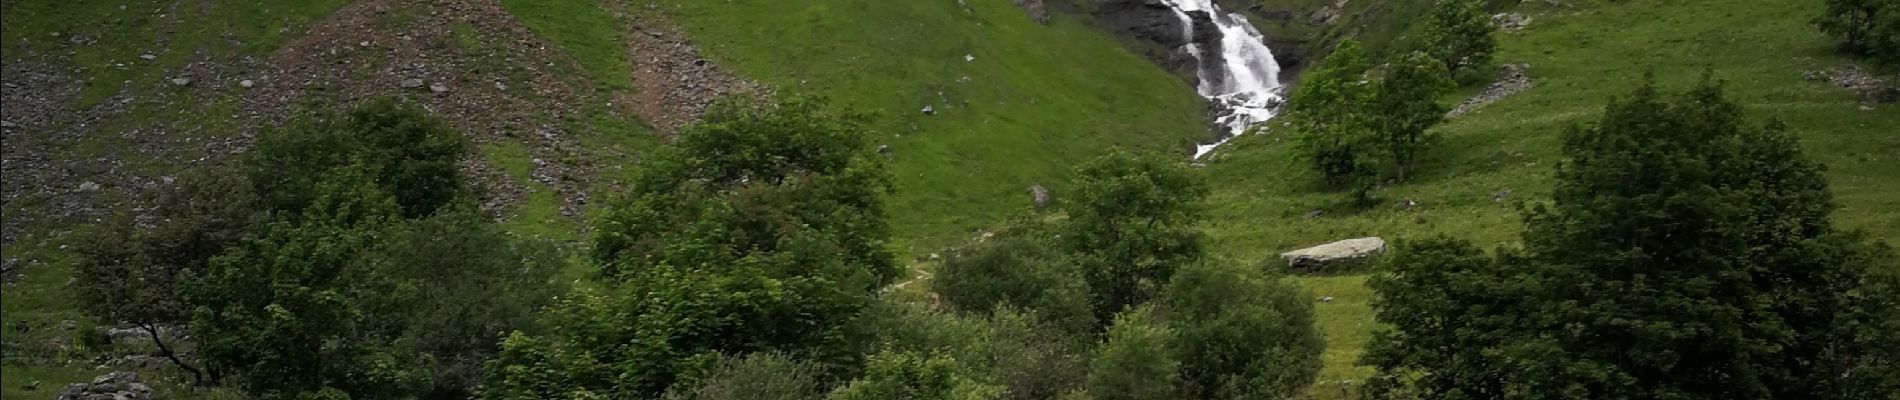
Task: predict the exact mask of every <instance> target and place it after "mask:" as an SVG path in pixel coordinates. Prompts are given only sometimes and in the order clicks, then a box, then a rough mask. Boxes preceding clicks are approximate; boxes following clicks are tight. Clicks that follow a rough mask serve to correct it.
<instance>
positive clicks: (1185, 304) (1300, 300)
mask: <svg viewBox="0 0 1900 400" xmlns="http://www.w3.org/2000/svg"><path fill="white" fill-rule="evenodd" d="M1159 310H1160V311H1161V318H1162V319H1164V320H1165V321H1166V322H1167V323H1168V324H1169V326H1172V327H1174V330H1175V332H1176V336H1175V341H1174V343H1175V345H1174V348H1175V349H1176V351H1178V352H1179V353H1178V354H1179V355H1178V356H1176V357H1175V359H1177V360H1180V365H1181V366H1180V374H1181V380H1180V382H1181V384H1180V385H1181V386H1180V390H1181V391H1182V392H1184V394H1187V395H1189V397H1192V398H1202V399H1235V400H1239V399H1285V398H1290V397H1292V396H1294V395H1295V394H1298V393H1299V392H1300V390H1302V389H1305V388H1306V387H1307V386H1308V385H1310V384H1312V383H1313V379H1314V378H1315V377H1317V376H1318V375H1319V368H1320V359H1319V355H1320V351H1322V350H1324V349H1325V347H1326V346H1325V343H1324V342H1323V341H1321V340H1320V336H1319V331H1318V330H1316V329H1315V328H1314V326H1313V306H1312V303H1311V302H1310V301H1309V300H1307V299H1306V298H1305V296H1303V295H1302V293H1301V291H1300V289H1299V287H1298V286H1294V285H1293V284H1292V283H1291V282H1289V281H1286V280H1284V279H1276V278H1270V277H1268V276H1266V274H1263V273H1261V272H1260V270H1259V269H1257V268H1250V267H1244V266H1240V265H1237V264H1230V263H1220V262H1212V261H1208V262H1201V263H1196V264H1193V265H1191V266H1189V267H1187V268H1184V269H1182V270H1181V271H1180V272H1178V273H1176V274H1175V277H1174V281H1173V282H1169V283H1168V288H1167V292H1166V296H1165V297H1163V301H1162V307H1161V308H1160V309H1159Z"/></svg>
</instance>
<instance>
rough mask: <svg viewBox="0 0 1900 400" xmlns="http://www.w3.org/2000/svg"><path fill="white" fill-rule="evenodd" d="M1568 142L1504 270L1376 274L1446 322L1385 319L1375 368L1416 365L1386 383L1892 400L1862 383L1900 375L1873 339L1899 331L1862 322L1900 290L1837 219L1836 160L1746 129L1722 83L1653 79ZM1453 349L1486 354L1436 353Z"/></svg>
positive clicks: (1445, 389) (1514, 392) (1522, 392)
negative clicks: (1388, 328)
mask: <svg viewBox="0 0 1900 400" xmlns="http://www.w3.org/2000/svg"><path fill="white" fill-rule="evenodd" d="M1564 151H1565V154H1566V155H1567V156H1568V159H1567V160H1566V161H1565V162H1564V163H1563V164H1562V166H1561V167H1560V168H1559V170H1558V174H1557V177H1558V184H1557V187H1556V190H1555V191H1554V192H1553V196H1552V197H1553V203H1552V204H1551V205H1549V206H1547V207H1546V206H1540V207H1538V208H1535V209H1533V210H1531V213H1530V215H1529V217H1527V221H1526V230H1525V234H1524V236H1525V237H1524V242H1525V252H1524V254H1523V255H1521V256H1519V255H1515V254H1510V253H1507V254H1506V256H1504V257H1501V258H1500V259H1499V263H1500V264H1501V265H1506V266H1508V267H1504V268H1505V270H1506V271H1508V273H1507V275H1506V276H1505V277H1504V278H1503V279H1497V278H1495V277H1491V274H1492V273H1493V272H1491V271H1486V270H1484V268H1485V267H1482V266H1480V265H1479V264H1480V263H1479V262H1477V261H1475V260H1473V259H1472V258H1473V257H1474V255H1473V254H1472V252H1471V251H1470V250H1468V249H1466V250H1458V249H1456V248H1455V247H1454V248H1452V249H1442V248H1441V249H1438V250H1434V251H1432V253H1433V255H1424V256H1419V257H1416V258H1413V259H1414V260H1419V263H1420V264H1421V265H1414V266H1403V267H1397V268H1399V270H1400V271H1419V270H1422V269H1426V268H1432V267H1434V266H1449V267H1450V269H1451V270H1452V271H1453V272H1451V274H1453V275H1449V276H1446V277H1432V276H1430V275H1426V276H1425V277H1424V279H1407V280H1398V279H1396V278H1395V279H1381V280H1379V281H1378V282H1380V283H1379V284H1378V286H1377V287H1378V288H1379V290H1380V293H1381V295H1382V296H1384V295H1385V294H1387V293H1391V294H1393V295H1394V296H1395V297H1394V298H1393V299H1391V300H1389V301H1388V300H1382V301H1381V302H1380V304H1381V305H1382V306H1393V305H1394V304H1396V303H1398V302H1409V301H1412V300H1408V299H1424V300H1425V301H1424V302H1423V304H1424V305H1423V306H1401V307H1420V309H1417V310H1410V311H1411V312H1412V313H1415V314H1423V316H1422V317H1423V318H1434V319H1433V320H1430V321H1427V322H1424V323H1421V322H1420V321H1413V320H1408V319H1407V318H1408V317H1397V318H1394V317H1395V316H1400V315H1403V314H1405V313H1406V312H1407V311H1408V310H1406V309H1405V308H1399V309H1395V310H1394V311H1393V312H1392V313H1390V314H1392V315H1388V313H1387V312H1384V311H1382V312H1381V315H1382V316H1387V318H1388V322H1391V323H1393V324H1394V325H1393V326H1394V328H1395V329H1396V330H1397V331H1396V332H1394V333H1391V334H1387V335H1383V336H1381V337H1380V340H1381V341H1383V343H1379V344H1376V345H1374V346H1373V348H1374V349H1375V351H1374V352H1373V354H1375V355H1376V357H1374V358H1373V359H1372V360H1373V361H1374V362H1375V363H1389V364H1386V365H1397V366H1401V367H1409V368H1387V367H1386V365H1382V366H1381V368H1382V370H1381V375H1382V376H1383V377H1385V378H1389V380H1388V382H1393V383H1394V385H1395V386H1398V387H1399V388H1400V389H1401V390H1402V389H1404V387H1406V386H1412V387H1416V388H1422V389H1419V390H1417V391H1418V392H1422V393H1424V394H1425V395H1427V396H1430V395H1432V394H1445V393H1457V394H1461V395H1462V396H1466V397H1470V398H1597V399H1622V398H1632V399H1633V398H1645V399H1650V398H1656V399H1671V398H1843V397H1849V396H1860V397H1861V398H1892V396H1893V395H1894V393H1892V392H1883V391H1884V390H1891V386H1890V385H1889V386H1887V387H1885V388H1882V387H1869V386H1867V385H1865V382H1862V381H1858V380H1857V379H1859V378H1857V377H1860V376H1867V375H1874V376H1883V375H1884V376H1891V375H1888V374H1891V373H1892V370H1891V365H1887V364H1885V363H1879V362H1875V363H1868V362H1866V360H1868V359H1869V358H1870V357H1877V356H1879V355H1880V353H1879V352H1878V350H1877V348H1873V347H1871V346H1876V345H1878V344H1879V343H1881V342H1880V339H1879V335H1866V334H1865V332H1867V331H1868V330H1869V329H1872V328H1871V327H1873V326H1880V325H1882V324H1887V325H1891V323H1890V322H1882V321H1867V320H1862V318H1879V317H1881V315H1879V314H1881V312H1876V311H1870V310H1868V309H1867V308H1866V307H1879V306H1880V304H1890V303H1886V302H1887V301H1890V300H1884V299H1882V297H1884V296H1894V295H1893V294H1891V293H1881V294H1874V295H1869V296H1868V297H1861V296H1862V294H1865V293H1868V292H1865V290H1867V289H1869V287H1867V285H1868V282H1869V278H1868V274H1869V271H1871V270H1872V268H1873V266H1874V265H1878V264H1877V263H1880V262H1883V261H1880V260H1881V258H1880V253H1878V252H1876V251H1874V250H1872V249H1871V248H1870V246H1868V245H1867V244H1865V243H1864V242H1862V241H1860V240H1859V239H1857V238H1856V237H1855V236H1854V235H1848V234H1843V233H1841V232H1838V231H1837V230H1836V229H1835V228H1834V227H1833V225H1832V221H1831V220H1830V219H1829V213H1830V212H1831V211H1832V209H1833V205H1832V202H1831V199H1830V196H1829V195H1828V193H1827V190H1826V179H1825V177H1824V176H1822V173H1821V169H1820V167H1819V166H1817V165H1815V164H1814V163H1813V162H1811V161H1808V160H1807V159H1806V158H1804V157H1802V156H1801V153H1800V150H1799V148H1798V147H1797V146H1796V144H1795V140H1794V139H1793V138H1792V137H1791V136H1789V135H1788V134H1787V133H1786V132H1785V131H1784V129H1783V128H1782V127H1781V126H1780V125H1779V124H1775V123H1770V124H1767V125H1766V126H1759V127H1758V126H1751V125H1750V124H1747V123H1746V122H1745V121H1743V119H1742V112H1741V107H1740V106H1738V105H1736V104H1735V103H1733V102H1731V101H1729V100H1727V99H1726V98H1725V96H1724V95H1723V94H1722V90H1721V87H1720V85H1719V84H1716V83H1714V82H1713V80H1712V79H1705V80H1704V83H1703V84H1701V85H1699V86H1697V87H1695V88H1693V89H1691V90H1689V91H1688V92H1687V93H1685V94H1683V95H1682V96H1680V97H1679V98H1678V99H1675V100H1673V101H1671V99H1667V98H1665V97H1664V96H1663V95H1660V94H1658V93H1657V90H1656V89H1655V87H1654V86H1653V84H1646V85H1645V86H1644V87H1642V88H1641V89H1638V90H1637V92H1636V93H1635V94H1634V95H1633V96H1631V97H1630V98H1628V99H1624V100H1615V101H1612V102H1611V103H1610V106H1609V107H1608V108H1607V109H1606V110H1605V113H1604V116H1603V119H1602V120H1601V121H1600V122H1598V123H1597V124H1595V125H1593V126H1591V127H1589V128H1586V129H1573V130H1571V131H1570V132H1569V133H1567V134H1566V135H1565V136H1564ZM1434 264H1438V265H1434ZM1413 277H1417V276H1416V274H1414V275H1413ZM1433 284H1436V285H1442V286H1443V287H1441V288H1438V289H1433V288H1428V287H1423V286H1414V285H1433ZM1518 285H1523V286H1521V287H1520V286H1518ZM1439 297H1444V298H1447V299H1448V300H1447V301H1445V303H1447V304H1452V305H1454V306H1452V307H1443V306H1434V304H1439V303H1438V302H1437V301H1435V300H1431V299H1434V298H1439ZM1494 304H1499V305H1509V306H1508V307H1492V306H1489V305H1494ZM1431 307H1436V308H1431ZM1886 315H1891V314H1886ZM1432 324H1445V325H1444V326H1434V325H1432ZM1433 328H1436V329H1433ZM1446 343H1456V346H1457V347H1463V348H1468V349H1471V350H1457V351H1453V353H1452V354H1442V353H1433V351H1435V350H1432V347H1434V346H1440V348H1442V346H1444V345H1445V344H1446ZM1472 351H1481V352H1482V353H1472ZM1433 358H1436V359H1435V360H1433V361H1432V362H1433V363H1434V364H1431V365H1421V364H1423V362H1422V361H1420V360H1425V359H1433ZM1406 360H1412V361H1409V362H1408V361H1406ZM1448 361H1450V362H1448ZM1408 370H1409V371H1410V372H1408ZM1417 371H1427V372H1425V373H1423V374H1419V373H1417ZM1500 371H1510V373H1509V374H1505V373H1501V372H1500ZM1411 379H1426V381H1424V382H1423V383H1420V382H1409V383H1408V382H1407V381H1408V380H1411Z"/></svg>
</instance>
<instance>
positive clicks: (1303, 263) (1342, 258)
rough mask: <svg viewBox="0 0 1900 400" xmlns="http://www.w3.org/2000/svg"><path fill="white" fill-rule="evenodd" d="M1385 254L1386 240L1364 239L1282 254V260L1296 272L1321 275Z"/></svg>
mask: <svg viewBox="0 0 1900 400" xmlns="http://www.w3.org/2000/svg"><path fill="white" fill-rule="evenodd" d="M1383 252H1385V239H1380V238H1377V237H1364V238H1358V239H1346V240H1341V241H1337V242H1332V243H1327V244H1322V245H1318V246H1313V247H1308V248H1304V249H1299V250H1294V251H1289V252H1285V253H1280V259H1281V260H1284V261H1286V265H1287V267H1288V268H1291V269H1292V270H1294V271H1299V272H1305V273H1320V272H1327V271H1332V270H1337V269H1340V268H1341V267H1344V266H1349V265H1352V264H1356V263H1359V262H1363V261H1365V260H1366V259H1367V258H1370V257H1372V256H1374V255H1377V254H1379V253H1383Z"/></svg>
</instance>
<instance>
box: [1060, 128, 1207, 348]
mask: <svg viewBox="0 0 1900 400" xmlns="http://www.w3.org/2000/svg"><path fill="white" fill-rule="evenodd" d="M1183 164H1184V163H1182V162H1181V161H1179V160H1174V159H1168V158H1163V157H1162V156H1159V155H1152V154H1151V155H1135V154H1130V153H1128V152H1125V151H1122V150H1119V149H1117V150H1113V151H1111V152H1109V154H1107V155H1104V156H1102V157H1099V158H1096V159H1095V160H1093V161H1090V162H1089V163H1087V164H1084V165H1083V166H1082V167H1081V168H1080V170H1078V171H1077V174H1076V175H1077V176H1078V178H1077V181H1076V184H1075V189H1074V191H1075V195H1074V196H1073V197H1071V201H1069V202H1065V203H1063V204H1064V205H1065V206H1066V208H1067V211H1068V216H1069V219H1068V221H1067V226H1065V227H1063V228H1062V229H1063V234H1062V237H1063V241H1064V242H1065V244H1066V250H1067V251H1068V253H1069V254H1072V255H1073V257H1074V259H1075V260H1076V262H1078V263H1080V264H1081V265H1082V275H1083V277H1084V279H1085V280H1086V282H1087V283H1088V290H1089V293H1090V295H1091V297H1092V298H1093V300H1092V301H1091V303H1092V304H1093V306H1094V307H1093V308H1094V310H1095V313H1094V314H1095V316H1096V318H1097V319H1096V320H1097V321H1100V322H1098V323H1103V324H1105V323H1107V322H1108V321H1109V320H1110V319H1111V318H1113V316H1114V315H1115V313H1118V312H1121V311H1122V310H1123V309H1126V308H1128V307H1132V306H1134V305H1138V304H1141V303H1143V302H1146V301H1147V300H1148V299H1150V298H1153V297H1154V295H1155V294H1156V293H1158V292H1159V291H1160V289H1161V286H1162V285H1165V284H1167V282H1168V279H1169V277H1170V276H1172V275H1173V274H1174V270H1175V269H1176V268H1178V267H1179V266H1180V265H1182V264H1185V263H1187V262H1190V261H1192V260H1196V259H1199V258H1200V257H1201V253H1202V250H1201V244H1200V240H1199V233H1198V232H1197V231H1195V230H1194V224H1195V223H1197V222H1198V221H1199V218H1200V211H1199V209H1198V207H1199V203H1200V201H1201V199H1202V198H1204V197H1206V196H1207V192H1208V189H1207V184H1206V183H1205V182H1202V181H1201V179H1200V177H1199V176H1196V175H1194V174H1193V173H1192V172H1191V171H1189V170H1188V169H1187V166H1186V165H1183Z"/></svg>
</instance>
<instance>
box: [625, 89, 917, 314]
mask: <svg viewBox="0 0 1900 400" xmlns="http://www.w3.org/2000/svg"><path fill="white" fill-rule="evenodd" d="M824 107H825V103H824V102H823V101H821V100H818V99H812V98H788V99H782V100H780V101H773V102H760V104H752V103H747V102H743V101H742V100H740V99H736V98H732V99H725V100H723V101H720V102H719V103H717V104H715V105H714V107H712V108H710V109H708V110H707V113H706V116H705V117H704V120H703V121H701V122H699V123H696V124H694V125H692V126H689V127H687V128H686V129H685V131H683V132H681V133H680V135H679V137H678V138H677V139H676V141H675V143H673V144H672V145H671V146H668V147H666V148H664V149H661V150H659V151H657V152H656V154H654V155H653V156H651V157H650V158H649V159H648V161H647V163H646V164H645V165H644V167H643V168H642V169H641V171H640V172H639V173H638V175H637V176H636V177H635V178H634V182H633V184H632V187H631V188H629V191H628V193H626V195H625V196H624V198H622V199H620V200H618V202H617V203H616V204H614V206H613V208H612V209H611V210H610V211H609V214H608V215H607V217H606V218H605V219H604V220H603V221H601V227H600V229H599V233H598V234H597V236H596V237H595V240H594V250H593V258H594V261H595V262H596V263H598V264H600V265H601V269H602V273H603V275H606V276H608V277H619V276H623V275H625V274H628V273H630V272H633V271H635V270H638V269H641V268H644V267H647V266H651V265H659V264H671V265H676V266H687V265H697V264H711V263H716V262H713V261H714V260H715V259H718V260H727V261H729V260H736V259H738V258H742V257H744V256H745V255H746V254H748V253H752V252H759V253H773V252H777V251H778V249H779V248H780V247H782V246H785V245H787V243H786V242H785V241H781V240H779V238H781V237H784V236H786V235H785V234H784V232H785V231H789V230H798V231H802V232H806V233H810V234H811V235H814V236H816V237H818V238H822V239H823V240H824V241H827V242H831V243H834V244H835V245H836V246H838V247H840V248H842V249H843V250H845V254H843V256H842V259H841V260H840V261H842V262H843V263H844V264H845V265H847V266H850V267H851V268H853V269H856V270H858V271H859V273H861V274H863V277H864V278H865V279H861V280H860V281H861V282H858V283H863V284H866V285H871V286H876V285H881V284H883V283H888V282H890V281H891V280H893V279H894V278H895V277H896V276H897V275H898V274H899V273H900V272H901V271H900V270H899V268H898V267H897V265H896V261H895V260H894V259H893V258H892V256H891V255H890V251H889V250H888V249H887V248H886V242H888V241H889V239H890V227H889V224H888V222H886V217H885V212H884V206H883V197H882V196H883V195H884V194H886V193H888V192H889V191H890V190H891V186H890V179H889V177H888V176H887V175H886V173H885V172H884V166H883V164H882V163H881V162H880V160H881V158H879V157H876V156H874V155H872V154H871V153H870V151H868V150H869V149H868V148H866V147H865V141H864V140H865V139H864V137H865V135H866V134H867V132H866V131H865V128H864V126H863V123H862V122H863V119H864V117H863V116H860V115H854V114H844V115H839V114H834V113H830V112H826V111H825V110H824ZM714 218H717V219H718V220H716V221H710V222H708V220H709V219H714ZM696 225H697V226H698V228H705V229H718V230H725V231H727V232H724V233H720V235H722V236H725V237H726V238H724V239H719V240H717V241H716V242H710V243H701V242H695V241H696V240H700V239H708V238H713V237H714V236H712V235H710V234H711V233H712V232H700V231H696V230H694V229H692V228H686V227H690V226H696ZM702 233H704V234H702Z"/></svg>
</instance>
